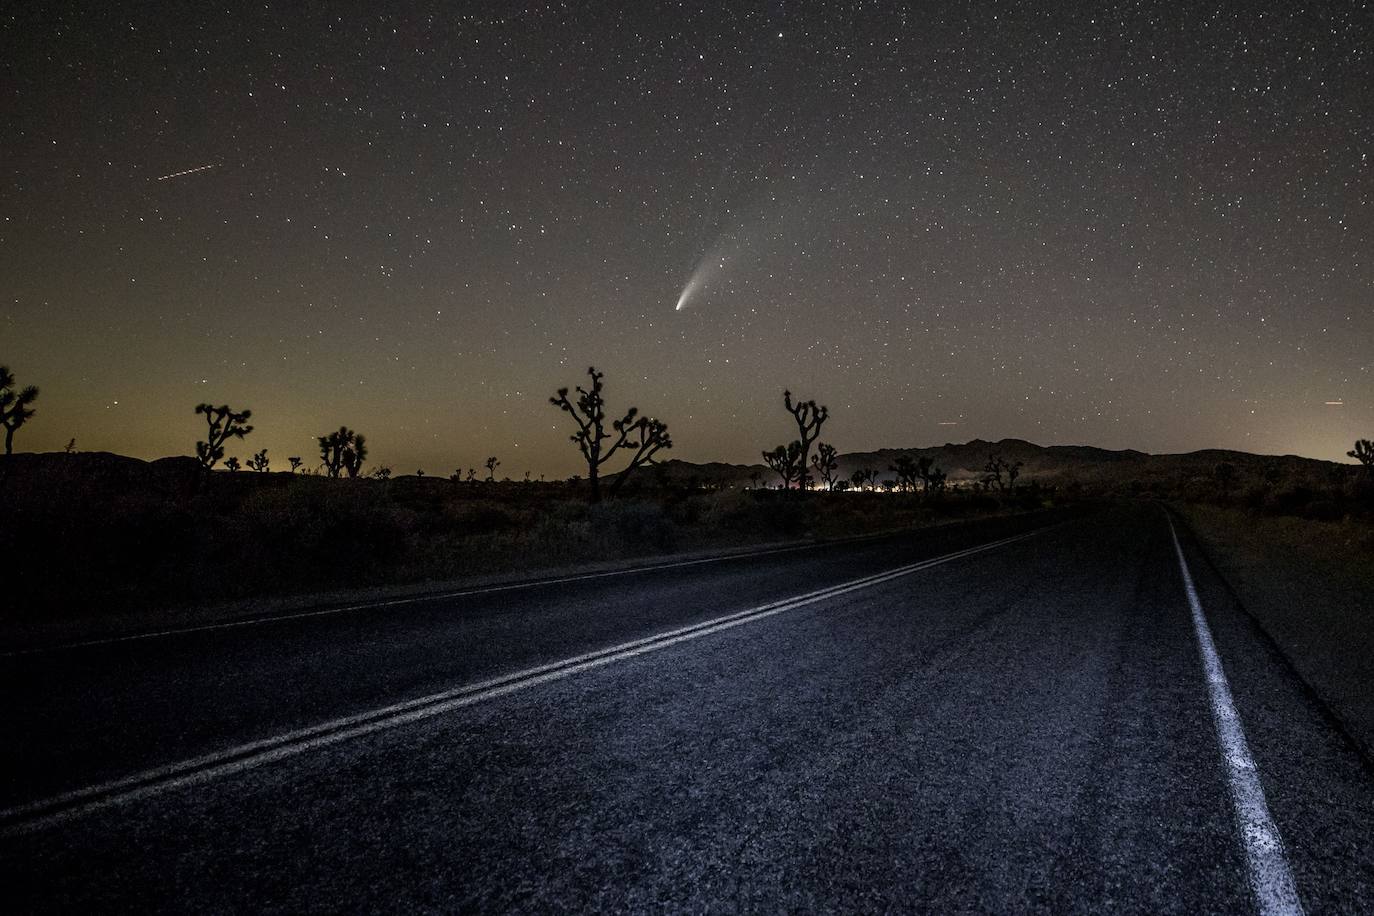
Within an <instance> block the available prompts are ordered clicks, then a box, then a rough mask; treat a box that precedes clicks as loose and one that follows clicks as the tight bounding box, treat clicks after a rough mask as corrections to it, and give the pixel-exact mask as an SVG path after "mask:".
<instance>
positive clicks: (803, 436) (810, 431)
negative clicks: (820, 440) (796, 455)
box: [782, 391, 830, 490]
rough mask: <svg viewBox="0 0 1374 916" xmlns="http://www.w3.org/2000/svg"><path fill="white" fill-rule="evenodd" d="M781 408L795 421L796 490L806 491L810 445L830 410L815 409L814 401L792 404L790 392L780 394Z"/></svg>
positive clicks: (819, 432)
mask: <svg viewBox="0 0 1374 916" xmlns="http://www.w3.org/2000/svg"><path fill="white" fill-rule="evenodd" d="M782 403H783V406H784V407H786V408H787V412H788V413H790V414H791V415H792V419H794V420H796V421H797V444H798V445H800V446H801V474H800V475H798V476H797V478H796V481H797V488H798V489H801V490H805V489H806V484H807V478H808V477H809V476H810V475H808V474H807V473H806V467H807V463H808V462H809V461H810V457H811V443H813V442H815V441H816V438H817V437H818V436H820V434H821V425H822V424H824V423H825V421H826V419H827V418H828V417H829V416H830V410H829V408H826V407H817V406H816V402H815V401H797V403H795V404H793V403H792V392H790V391H784V392H783V393H782Z"/></svg>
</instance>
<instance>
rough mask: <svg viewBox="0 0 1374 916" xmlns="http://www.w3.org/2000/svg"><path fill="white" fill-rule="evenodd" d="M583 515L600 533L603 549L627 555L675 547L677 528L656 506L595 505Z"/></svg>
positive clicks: (632, 503)
mask: <svg viewBox="0 0 1374 916" xmlns="http://www.w3.org/2000/svg"><path fill="white" fill-rule="evenodd" d="M587 516H588V521H589V522H590V523H591V525H592V526H593V528H594V529H596V530H597V531H598V532H599V533H600V535H601V538H602V543H603V544H604V546H606V547H608V548H610V549H612V550H617V551H618V552H623V553H625V554H627V555H628V554H636V553H645V552H652V551H666V550H672V549H673V548H674V547H675V546H676V544H677V526H676V525H675V524H674V523H673V520H672V519H670V518H669V517H668V514H667V512H666V511H665V510H664V508H663V506H661V505H659V504H658V503H654V502H647V501H641V500H634V501H631V500H616V501H614V502H605V503H597V504H596V505H594V506H592V507H590V510H589V511H588V513H587ZM608 536H609V542H608V540H607V537H608Z"/></svg>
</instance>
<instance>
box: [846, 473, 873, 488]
mask: <svg viewBox="0 0 1374 916" xmlns="http://www.w3.org/2000/svg"><path fill="white" fill-rule="evenodd" d="M849 479H850V480H851V481H853V483H854V486H856V487H858V488H859V489H861V490H871V489H873V484H874V482H875V481H876V480H877V479H878V472H877V471H875V470H873V469H872V468H859V469H858V470H857V471H855V472H854V473H853V474H851V475H849Z"/></svg>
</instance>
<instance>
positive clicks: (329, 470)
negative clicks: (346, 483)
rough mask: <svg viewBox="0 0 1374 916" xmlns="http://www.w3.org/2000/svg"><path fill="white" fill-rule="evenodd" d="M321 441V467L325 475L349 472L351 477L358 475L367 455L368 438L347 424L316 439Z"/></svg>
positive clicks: (334, 475) (330, 475) (335, 475)
mask: <svg viewBox="0 0 1374 916" xmlns="http://www.w3.org/2000/svg"><path fill="white" fill-rule="evenodd" d="M316 441H317V442H319V443H320V467H322V468H324V473H325V476H327V477H338V476H339V475H341V474H343V473H345V472H347V474H348V476H349V477H357V476H358V474H359V473H360V472H361V471H362V469H363V459H365V458H366V457H367V444H366V442H367V439H366V437H365V436H362V435H360V434H358V433H355V432H354V431H353V430H351V429H349V428H348V427H347V426H340V427H339V429H338V432H332V433H330V434H329V435H327V436H319V437H317V439H316Z"/></svg>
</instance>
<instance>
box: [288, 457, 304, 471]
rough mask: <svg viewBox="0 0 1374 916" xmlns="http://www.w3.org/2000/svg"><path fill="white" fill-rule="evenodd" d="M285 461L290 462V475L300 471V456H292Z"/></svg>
mask: <svg viewBox="0 0 1374 916" xmlns="http://www.w3.org/2000/svg"><path fill="white" fill-rule="evenodd" d="M286 460H287V461H289V462H291V473H292V474H294V473H296V471H298V470H299V469H300V466H301V456H300V455H292V456H291V457H290V458H287V459H286Z"/></svg>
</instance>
